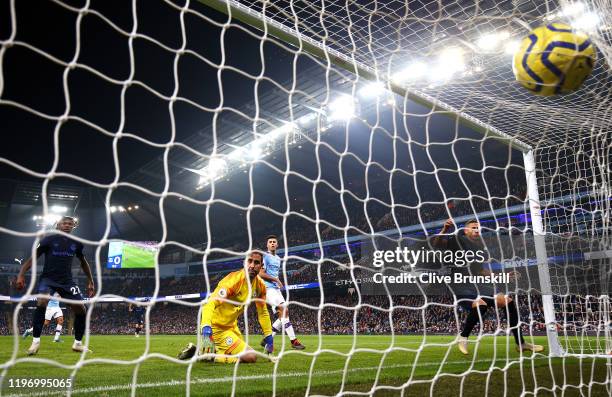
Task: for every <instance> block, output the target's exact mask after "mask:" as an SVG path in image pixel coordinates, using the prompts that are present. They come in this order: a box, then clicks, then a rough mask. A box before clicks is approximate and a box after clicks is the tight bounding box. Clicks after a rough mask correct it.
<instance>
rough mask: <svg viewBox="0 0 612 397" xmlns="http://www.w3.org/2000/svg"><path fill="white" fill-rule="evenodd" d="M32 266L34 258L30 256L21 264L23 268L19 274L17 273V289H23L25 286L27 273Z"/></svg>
mask: <svg viewBox="0 0 612 397" xmlns="http://www.w3.org/2000/svg"><path fill="white" fill-rule="evenodd" d="M31 267H32V258H29V259H28V260H27V261H25V262H24V263H23V264H22V265H21V269H19V274H18V275H17V281H16V283H15V286H16V287H17V289H23V287H25V275H26V273H27V272H28V270H30V268H31Z"/></svg>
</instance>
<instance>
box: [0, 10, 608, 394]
mask: <svg viewBox="0 0 612 397" xmlns="http://www.w3.org/2000/svg"><path fill="white" fill-rule="evenodd" d="M611 10H612V4H610V2H609V1H605V0H593V1H588V2H587V1H585V2H570V1H548V0H547V1H535V0H534V1H530V0H517V1H515V0H513V1H489V0H481V1H478V0H472V1H462V0H455V1H442V2H441V1H426V0H415V1H412V0H410V1H395V0H390V1H365V0H351V1H335V0H332V1H327V0H323V1H317V2H308V1H306V2H301V1H276V0H274V1H250V0H241V1H236V0H225V1H221V0H200V1H179V0H166V1H161V0H160V1H146V2H145V1H136V0H134V1H132V2H130V3H127V2H126V3H124V4H121V5H119V4H110V3H108V2H101V1H64V0H53V1H48V2H41V3H40V5H38V6H37V7H36V8H33V7H31V6H26V5H25V3H23V2H17V1H14V0H13V1H3V2H1V3H0V119H2V120H8V121H7V122H6V127H3V135H4V136H7V137H10V139H8V141H9V143H8V144H7V146H6V148H5V149H3V150H2V152H1V154H0V166H1V169H2V170H3V173H5V174H6V178H5V179H3V180H2V184H3V186H4V188H3V189H2V190H3V192H4V193H2V196H1V197H0V199H1V200H0V204H2V205H1V207H2V208H1V210H2V211H1V213H0V216H1V217H3V218H0V219H2V220H3V221H2V222H1V223H0V234H1V235H0V246H1V247H2V248H3V251H4V252H5V253H6V255H4V256H3V257H2V259H1V264H2V266H3V272H4V271H5V272H6V274H7V277H5V278H4V279H2V281H1V282H2V284H0V286H1V289H0V303H2V304H3V305H2V312H1V313H0V314H1V315H0V331H1V332H0V334H1V335H6V337H4V336H2V337H1V338H3V339H2V340H1V344H0V346H2V349H0V350H2V353H1V355H0V357H2V359H1V360H0V363H1V364H2V367H1V370H2V375H1V377H0V382H2V384H0V394H2V393H5V391H6V394H9V395H12V394H16V395H21V394H28V393H33V392H34V391H38V392H40V390H34V389H36V387H38V386H36V387H34V384H33V383H31V384H28V383H27V381H26V383H25V385H26V386H25V389H24V388H23V387H22V388H21V389H20V390H18V389H17V388H16V387H15V384H19V383H15V382H21V381H20V380H19V379H22V378H24V379H25V378H28V376H29V377H30V378H31V377H32V375H31V374H32V373H33V372H32V371H34V368H36V371H40V376H38V378H41V379H42V378H48V377H49V375H50V374H54V371H55V370H54V369H53V368H57V372H58V373H62V374H63V375H62V377H64V378H66V379H69V380H70V381H71V382H70V385H68V384H67V383H66V382H64V383H63V384H62V386H61V388H64V387H67V388H68V389H69V390H70V391H71V393H74V394H78V393H92V394H95V393H104V392H107V393H119V394H121V393H125V394H126V395H127V394H131V395H139V394H141V393H142V394H148V392H149V391H152V390H160V392H159V393H164V395H183V394H187V395H191V394H193V395H200V394H203V393H205V392H206V393H209V394H212V395H216V394H218V395H235V394H241V393H245V394H246V393H255V394H271V395H277V394H282V393H288V394H307V395H310V394H317V395H332V394H333V395H344V394H366V395H374V394H376V393H378V392H383V393H384V392H386V391H399V392H400V393H402V395H403V394H404V393H408V394H410V393H429V394H430V395H467V394H471V393H472V392H471V390H478V391H482V394H484V395H498V394H503V395H521V394H525V393H530V394H531V393H533V394H535V393H537V392H541V391H544V390H546V391H550V392H552V393H557V392H561V391H565V390H566V389H568V388H576V389H578V390H580V392H581V393H582V392H584V393H586V392H592V395H609V393H610V390H611V389H610V382H611V379H612V373H611V372H610V357H611V356H610V354H611V353H612V337H611V335H610V333H611V331H612V322H611V319H610V297H611V295H610V294H611V291H610V287H612V284H611V283H612V279H611V278H612V264H611V262H610V261H611V258H612V245H611V241H610V229H611V225H610V215H611V212H612V211H611V197H612V190H611V189H612V188H611V186H612V185H611V183H612V181H611V180H610V158H611V155H612V154H611V153H610V151H611V149H610V148H611V147H612V141H611V139H612V135H611V132H610V131H611V127H612V122H611V121H612V116H611V115H610V109H611V108H612V107H611V106H610V105H611V100H610V95H611V94H610V93H611V91H610V88H609V87H610V86H611V85H612V76H611V74H610V69H609V62H610V61H611V60H612V50H611V48H612V47H611V44H612V37H611V35H612V33H610V32H612V14H611ZM553 21H559V22H564V23H568V24H571V25H572V26H574V27H575V28H577V29H581V30H584V31H586V32H588V33H589V35H590V38H591V40H592V41H593V43H594V44H595V45H596V47H597V50H598V60H597V62H596V64H595V69H594V71H593V74H592V76H591V77H590V78H589V79H587V80H586V81H585V83H584V86H583V87H582V88H581V89H580V90H578V91H576V92H574V93H571V94H567V95H563V96H555V97H537V96H535V95H533V94H532V93H530V92H529V91H527V90H525V89H524V88H522V87H521V86H520V85H518V84H517V83H516V81H515V79H514V76H513V72H512V67H511V64H512V56H513V54H514V52H515V51H516V50H517V48H518V43H519V42H520V40H521V39H522V38H523V37H524V36H525V35H526V34H527V33H528V32H529V31H530V30H531V29H533V28H535V27H536V26H539V25H541V24H546V23H550V22H553ZM5 128H6V132H4V131H5ZM34 143H35V144H34ZM66 214H67V215H74V216H77V217H78V218H79V223H80V226H79V228H78V229H76V231H75V233H74V236H72V237H73V238H74V239H75V240H77V241H79V242H81V243H83V244H84V246H85V249H84V252H85V256H86V257H87V258H88V259H89V261H90V263H91V264H92V271H93V273H94V279H95V284H96V295H95V296H93V297H92V298H90V299H87V302H86V308H87V313H88V314H87V327H86V335H85V338H84V343H86V344H87V345H88V346H89V347H91V349H92V350H94V353H93V355H92V354H82V355H74V356H61V355H59V356H54V354H56V353H55V351H56V350H57V351H58V352H59V351H60V350H59V349H56V350H52V349H51V347H50V346H49V345H51V343H49V342H50V340H46V339H45V338H44V337H43V344H42V347H41V352H40V353H39V357H27V356H26V355H25V350H26V349H27V347H28V346H27V345H25V344H24V343H29V341H26V342H24V341H23V340H22V339H21V338H20V335H21V334H22V333H23V331H24V330H25V329H26V328H28V327H29V326H30V324H31V322H32V320H31V317H32V314H31V312H32V310H30V309H33V308H34V307H35V305H37V302H39V300H40V298H42V297H43V295H41V294H38V290H37V285H38V283H39V281H40V279H41V277H42V275H41V270H42V268H43V263H44V261H43V259H42V257H40V258H38V260H35V261H34V263H33V267H32V270H31V271H30V273H28V277H27V282H26V289H25V290H17V289H16V288H15V281H16V276H17V274H18V272H19V269H20V265H21V263H22V258H23V259H27V258H28V257H30V256H32V254H33V253H35V252H36V246H37V244H38V243H39V242H40V240H41V239H42V238H43V237H44V236H46V235H49V234H54V233H55V234H57V233H59V232H58V231H57V230H56V229H54V222H55V221H56V220H57V219H59V217H61V216H62V215H66ZM447 219H450V220H452V223H449V222H448V221H447ZM473 219H476V220H477V221H478V223H479V225H480V228H479V233H480V235H479V237H478V241H479V242H480V244H482V245H483V248H484V249H485V251H486V252H487V256H488V258H490V261H489V262H490V264H489V266H490V269H491V270H492V272H493V273H494V274H499V275H509V277H510V275H511V278H508V279H502V280H503V281H501V282H497V283H492V284H494V287H492V289H486V290H483V292H482V294H479V296H478V297H476V299H479V298H480V297H483V298H488V301H489V302H492V303H489V304H490V305H493V306H494V307H493V308H489V309H490V310H488V311H487V312H486V313H483V314H479V322H478V324H476V326H475V327H474V329H473V331H472V333H471V336H470V337H469V338H468V343H467V345H466V346H467V348H468V350H469V354H467V355H463V354H461V353H459V351H458V350H457V346H458V340H459V334H460V332H462V329H463V327H464V324H465V323H466V321H467V320H466V319H467V318H468V316H469V314H470V313H471V311H472V308H471V303H472V301H473V300H474V297H466V296H464V295H462V294H461V293H457V292H456V291H454V290H453V289H452V288H449V284H451V283H448V282H446V281H444V280H446V279H444V278H443V277H445V276H449V275H451V274H453V272H454V269H453V268H454V267H457V266H456V263H455V264H453V265H452V266H449V265H448V264H447V265H445V264H443V263H440V262H442V261H441V260H434V261H425V262H427V263H422V262H423V261H412V262H410V261H405V262H404V263H398V262H401V261H398V260H387V259H385V260H384V261H383V262H393V264H390V263H385V264H382V265H377V264H376V262H375V259H376V253H375V252H376V251H381V250H383V248H381V247H386V248H385V249H386V250H387V251H389V250H391V251H393V250H394V249H395V248H397V247H400V249H404V248H405V249H406V250H408V251H411V252H423V253H425V252H440V251H441V250H440V249H438V248H436V247H434V241H438V240H436V236H439V237H441V238H442V239H444V240H447V239H450V238H452V237H453V236H456V235H458V234H461V233H463V231H462V229H463V228H464V227H467V223H468V221H470V220H473ZM445 224H448V225H450V228H449V229H443V228H444V225H445ZM59 234H61V233H59ZM268 235H277V236H278V239H279V244H280V245H279V251H278V253H279V255H280V257H281V258H282V266H281V270H280V273H279V279H280V281H281V282H282V284H283V285H284V289H283V295H284V297H285V299H286V301H287V305H288V306H287V307H288V311H289V318H290V322H291V324H293V328H294V329H295V331H296V332H297V334H298V338H299V340H301V341H302V343H304V345H306V349H305V350H304V351H293V350H292V346H293V345H292V344H291V343H290V341H289V333H288V332H286V331H283V329H282V328H283V327H285V325H282V324H284V323H281V326H280V328H281V329H280V332H279V334H278V335H277V336H276V339H275V345H276V349H275V352H274V360H273V362H272V363H270V362H268V361H267V359H268V356H267V355H266V354H265V353H264V352H263V350H262V349H261V348H259V343H260V340H261V339H260V337H261V335H260V334H261V327H260V325H259V322H258V319H257V315H256V313H255V309H254V306H255V305H254V303H255V302H254V301H252V300H249V301H248V302H247V307H246V310H245V311H244V314H243V315H241V316H240V319H239V325H238V328H240V330H241V332H242V334H243V335H244V338H245V340H246V342H247V344H248V345H249V346H251V347H252V348H253V349H255V351H256V352H257V357H258V359H259V362H260V363H261V361H265V362H266V364H260V363H258V364H256V366H252V367H249V366H247V365H246V364H234V365H227V366H221V365H216V364H215V365H208V364H205V363H202V362H200V361H198V359H197V357H194V358H192V359H190V360H186V361H182V360H178V359H176V353H178V352H179V350H180V348H181V347H182V345H183V344H185V343H187V342H193V343H196V342H197V346H198V348H199V347H201V344H202V340H201V338H200V337H199V336H200V334H201V329H200V316H201V315H202V309H201V307H202V305H203V304H206V302H208V301H209V295H210V294H211V292H212V291H214V289H215V287H216V286H217V284H218V283H219V281H220V280H221V279H222V278H223V277H225V276H226V275H227V274H228V273H229V272H232V271H240V270H241V269H244V267H245V266H246V265H245V262H244V258H245V255H247V253H248V252H250V251H251V250H253V249H262V250H266V236H268ZM113 243H119V244H121V243H125V244H124V246H126V247H132V248H130V251H129V252H128V253H127V254H126V252H127V251H121V250H119V251H115V248H111V245H112V244H113ZM436 244H437V243H436ZM118 246H119V245H117V246H115V247H118ZM122 247H123V246H122ZM133 247H141V248H142V247H146V250H145V251H146V252H142V250H141V251H139V250H138V249H137V248H136V249H134V248H133ZM143 258H144V259H143ZM437 258H438V259H440V258H441V257H437ZM379 259H380V258H379ZM15 260H16V261H17V262H19V263H15ZM396 265H397V266H396ZM459 267H461V266H459ZM126 268H127V269H126ZM73 272H74V277H75V280H76V281H77V284H79V285H80V286H81V290H83V291H84V290H85V288H84V287H85V285H86V279H85V275H84V274H83V272H82V271H81V270H77V269H74V270H73ZM424 275H425V276H424ZM383 276H385V277H388V276H390V277H401V280H403V282H394V281H389V278H387V279H386V280H387V281H386V282H379V280H381V277H383ZM408 277H414V278H416V279H417V280H418V282H413V281H411V282H406V280H407V279H408ZM421 277H430V278H429V279H427V280H434V281H430V282H425V281H423V280H425V279H424V278H421ZM394 280H395V279H394ZM398 280H399V278H398ZM435 280H438V281H435ZM498 293H500V294H503V295H507V296H508V297H510V298H511V299H512V300H513V302H514V303H515V305H516V308H517V311H518V320H519V323H518V325H517V326H514V327H513V326H511V325H510V322H511V313H510V309H509V308H508V307H502V305H501V304H500V303H499V302H500V300H496V299H495V297H496V295H497V294H498ZM59 301H60V307H62V308H68V312H67V313H66V318H67V320H66V321H67V323H66V325H65V327H64V328H65V329H64V331H63V332H64V333H65V332H66V330H68V331H67V332H68V333H70V332H73V331H72V330H73V328H74V325H73V323H72V320H71V318H72V314H71V311H72V310H71V309H70V303H71V302H70V301H69V300H66V299H63V298H60V299H59ZM128 304H130V305H131V306H130V307H129V308H128ZM466 304H467V305H466ZM138 307H142V308H144V313H143V315H142V316H143V317H142V319H143V324H144V326H143V328H142V331H138V332H137V335H139V337H140V338H141V339H139V340H142V341H143V342H142V344H134V343H135V342H133V340H132V339H131V338H132V334H133V332H134V324H133V323H134V322H138V321H134V320H133V311H134V308H138ZM268 310H269V313H270V316H271V319H272V323H275V321H276V319H277V317H278V316H277V314H276V312H275V310H276V309H275V308H272V307H268ZM279 323H280V320H279ZM517 329H519V330H520V333H521V334H522V336H523V337H524V338H525V342H524V343H528V344H530V345H542V346H543V348H544V350H543V351H541V352H533V353H532V352H531V351H527V350H524V351H523V350H521V348H522V347H525V346H526V345H525V344H523V345H521V346H519V347H518V350H521V351H518V352H517V346H516V344H515V340H514V339H513V336H514V335H515V332H516V330H517ZM45 332H46V331H45ZM139 332H141V333H140V334H139ZM126 335H129V336H130V339H128V338H127V336H126ZM65 337H68V336H67V335H65ZM232 342H233V340H232ZM228 344H231V343H228ZM54 348H55V347H54ZM64 350H66V349H64ZM57 354H59V353H57ZM77 356H78V357H77ZM219 357H220V358H227V357H223V355H219ZM43 367H44V368H43ZM118 368H126V370H125V371H122V370H119V369H118ZM39 384H41V382H40V381H39ZM211 386H212V387H211ZM61 390H64V389H61ZM598 393H599V394H598Z"/></svg>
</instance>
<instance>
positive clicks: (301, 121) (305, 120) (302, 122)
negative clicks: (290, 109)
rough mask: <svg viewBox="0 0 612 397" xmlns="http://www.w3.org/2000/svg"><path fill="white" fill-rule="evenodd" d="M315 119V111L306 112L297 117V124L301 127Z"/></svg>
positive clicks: (306, 125)
mask: <svg viewBox="0 0 612 397" xmlns="http://www.w3.org/2000/svg"><path fill="white" fill-rule="evenodd" d="M316 119H317V113H315V112H312V113H308V114H306V115H304V116H302V117H300V118H299V119H298V124H299V125H300V126H302V127H308V126H309V125H310V124H311V123H312V122H313V121H315V120H316Z"/></svg>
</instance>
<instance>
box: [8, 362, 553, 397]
mask: <svg viewBox="0 0 612 397" xmlns="http://www.w3.org/2000/svg"><path fill="white" fill-rule="evenodd" d="M546 358H547V357H533V358H527V359H528V360H543V359H546ZM498 361H507V360H504V359H497V360H495V362H498ZM472 362H473V363H489V362H492V360H484V359H482V360H474V361H471V360H467V359H466V360H458V361H445V362H444V364H445V365H454V364H468V365H469V364H471V363H472ZM518 363H519V361H517V360H510V361H509V362H508V364H507V365H506V367H507V366H511V365H514V364H518ZM439 365H440V362H439V361H435V362H426V363H419V364H418V365H417V367H432V366H439ZM412 366H413V365H412V364H393V365H386V366H383V369H389V368H408V367H412ZM377 370H378V366H376V367H360V368H349V369H348V370H346V372H360V371H377ZM342 373H344V370H343V369H337V370H331V371H315V372H313V375H314V376H327V375H335V374H342ZM308 375H310V373H309V372H284V373H280V374H265V375H264V374H259V375H242V376H236V377H233V376H224V377H222V378H195V379H192V380H191V382H190V384H192V385H194V384H215V383H228V382H234V381H243V380H261V379H273V378H277V379H278V378H292V377H302V376H308ZM186 383H187V382H186V381H185V380H183V379H180V380H169V381H165V382H154V383H152V382H150V383H138V384H136V388H137V389H150V388H160V387H168V386H182V385H185V384H186ZM118 390H132V384H131V383H128V384H126V385H111V386H96V387H88V388H81V389H74V390H72V391H71V394H84V393H85V394H88V393H101V392H109V391H118ZM66 392H67V390H63V391H42V392H36V393H28V394H8V395H6V397H45V396H58V395H65V394H66Z"/></svg>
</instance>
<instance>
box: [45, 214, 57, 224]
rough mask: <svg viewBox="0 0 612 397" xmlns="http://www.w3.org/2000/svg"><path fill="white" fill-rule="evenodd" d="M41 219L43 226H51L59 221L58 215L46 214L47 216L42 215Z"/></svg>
mask: <svg viewBox="0 0 612 397" xmlns="http://www.w3.org/2000/svg"><path fill="white" fill-rule="evenodd" d="M42 219H43V221H44V222H45V224H47V225H52V224H54V223H55V222H57V221H59V220H60V219H61V216H60V215H58V214H47V215H44V216H43V217H42Z"/></svg>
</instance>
